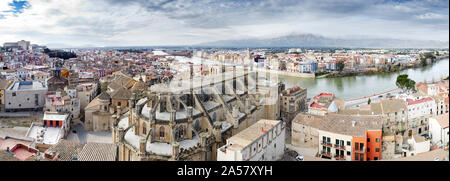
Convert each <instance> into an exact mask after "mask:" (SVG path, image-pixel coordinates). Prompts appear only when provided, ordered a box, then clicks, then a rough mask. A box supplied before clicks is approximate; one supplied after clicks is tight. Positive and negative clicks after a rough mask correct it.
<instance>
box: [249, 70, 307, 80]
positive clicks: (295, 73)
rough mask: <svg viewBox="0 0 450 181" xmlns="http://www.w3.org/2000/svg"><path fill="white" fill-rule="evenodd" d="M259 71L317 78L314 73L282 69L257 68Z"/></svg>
mask: <svg viewBox="0 0 450 181" xmlns="http://www.w3.org/2000/svg"><path fill="white" fill-rule="evenodd" d="M256 70H257V71H258V72H269V73H271V74H277V75H284V76H291V77H301V78H315V77H316V76H315V74H313V73H299V72H288V71H281V70H267V69H261V68H258V69H256Z"/></svg>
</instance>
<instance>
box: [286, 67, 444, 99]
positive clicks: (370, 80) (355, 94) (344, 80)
mask: <svg viewBox="0 0 450 181" xmlns="http://www.w3.org/2000/svg"><path fill="white" fill-rule="evenodd" d="M400 74H408V75H409V77H410V78H411V79H413V80H414V81H416V82H423V81H431V80H439V79H441V78H442V77H444V76H445V77H447V76H448V75H449V59H444V60H440V61H438V62H436V63H434V64H433V65H429V66H426V67H420V68H411V69H406V70H403V71H400V72H393V73H385V74H376V75H361V76H352V77H339V78H322V79H313V78H300V77H292V76H286V75H279V76H278V78H279V80H280V81H282V82H284V83H285V84H286V88H289V87H293V86H295V85H298V86H300V87H303V88H307V89H308V98H311V97H313V96H315V95H317V94H319V93H321V92H329V93H334V94H335V95H336V97H339V98H343V99H352V98H359V97H364V96H370V95H373V94H376V93H379V92H385V91H389V90H392V89H395V88H397V86H396V85H395V81H396V79H397V76H398V75H400Z"/></svg>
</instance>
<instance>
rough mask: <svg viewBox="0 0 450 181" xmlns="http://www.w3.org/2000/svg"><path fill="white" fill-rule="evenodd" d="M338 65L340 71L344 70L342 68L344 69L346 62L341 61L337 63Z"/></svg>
mask: <svg viewBox="0 0 450 181" xmlns="http://www.w3.org/2000/svg"><path fill="white" fill-rule="evenodd" d="M336 66H337V69H338V71H339V72H342V70H344V67H345V64H344V62H343V61H339V62H338V63H337V64H336Z"/></svg>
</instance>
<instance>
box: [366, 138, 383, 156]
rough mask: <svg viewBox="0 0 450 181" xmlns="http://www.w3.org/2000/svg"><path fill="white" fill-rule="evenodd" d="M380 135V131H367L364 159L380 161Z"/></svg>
mask: <svg viewBox="0 0 450 181" xmlns="http://www.w3.org/2000/svg"><path fill="white" fill-rule="evenodd" d="M381 135H382V132H381V130H370V131H369V130H368V131H367V141H366V144H367V150H366V158H367V160H368V161H370V160H380V159H381Z"/></svg>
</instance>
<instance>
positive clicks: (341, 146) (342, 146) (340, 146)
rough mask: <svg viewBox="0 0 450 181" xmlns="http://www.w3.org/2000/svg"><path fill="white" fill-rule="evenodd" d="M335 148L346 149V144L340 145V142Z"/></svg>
mask: <svg viewBox="0 0 450 181" xmlns="http://www.w3.org/2000/svg"><path fill="white" fill-rule="evenodd" d="M334 148H336V149H340V150H345V146H344V145H340V144H334Z"/></svg>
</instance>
